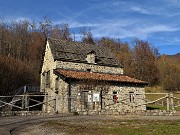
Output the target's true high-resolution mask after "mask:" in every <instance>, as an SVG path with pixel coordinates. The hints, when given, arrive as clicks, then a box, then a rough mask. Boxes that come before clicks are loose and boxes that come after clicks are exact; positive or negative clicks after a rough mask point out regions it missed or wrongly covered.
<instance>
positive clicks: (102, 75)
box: [55, 69, 148, 85]
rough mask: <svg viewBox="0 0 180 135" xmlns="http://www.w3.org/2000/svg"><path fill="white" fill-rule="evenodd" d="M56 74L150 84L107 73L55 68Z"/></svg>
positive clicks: (66, 76)
mask: <svg viewBox="0 0 180 135" xmlns="http://www.w3.org/2000/svg"><path fill="white" fill-rule="evenodd" d="M55 74H59V75H62V76H63V77H65V78H73V79H78V80H84V79H89V80H99V81H110V82H121V83H134V84H144V85H146V84H148V83H147V82H145V81H141V80H138V79H135V78H131V77H129V76H125V75H114V74H106V73H94V72H82V71H73V70H64V69H59V70H55Z"/></svg>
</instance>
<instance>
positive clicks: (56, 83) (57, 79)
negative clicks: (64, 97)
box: [55, 77, 59, 94]
mask: <svg viewBox="0 0 180 135" xmlns="http://www.w3.org/2000/svg"><path fill="white" fill-rule="evenodd" d="M55 90H56V91H55V93H56V94H58V91H59V77H57V78H56V82H55Z"/></svg>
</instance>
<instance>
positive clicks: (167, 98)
mask: <svg viewBox="0 0 180 135" xmlns="http://www.w3.org/2000/svg"><path fill="white" fill-rule="evenodd" d="M166 101H167V111H169V93H167V94H166Z"/></svg>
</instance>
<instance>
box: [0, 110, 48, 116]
mask: <svg viewBox="0 0 180 135" xmlns="http://www.w3.org/2000/svg"><path fill="white" fill-rule="evenodd" d="M45 114H48V113H44V112H42V111H2V112H0V116H31V115H45ZM49 115H50V114H49Z"/></svg>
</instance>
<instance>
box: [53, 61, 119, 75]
mask: <svg viewBox="0 0 180 135" xmlns="http://www.w3.org/2000/svg"><path fill="white" fill-rule="evenodd" d="M56 68H63V69H71V70H80V71H87V69H90V70H91V72H100V73H110V74H123V68H120V67H109V66H100V65H96V64H88V63H87V64H86V63H75V62H63V61H56Z"/></svg>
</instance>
